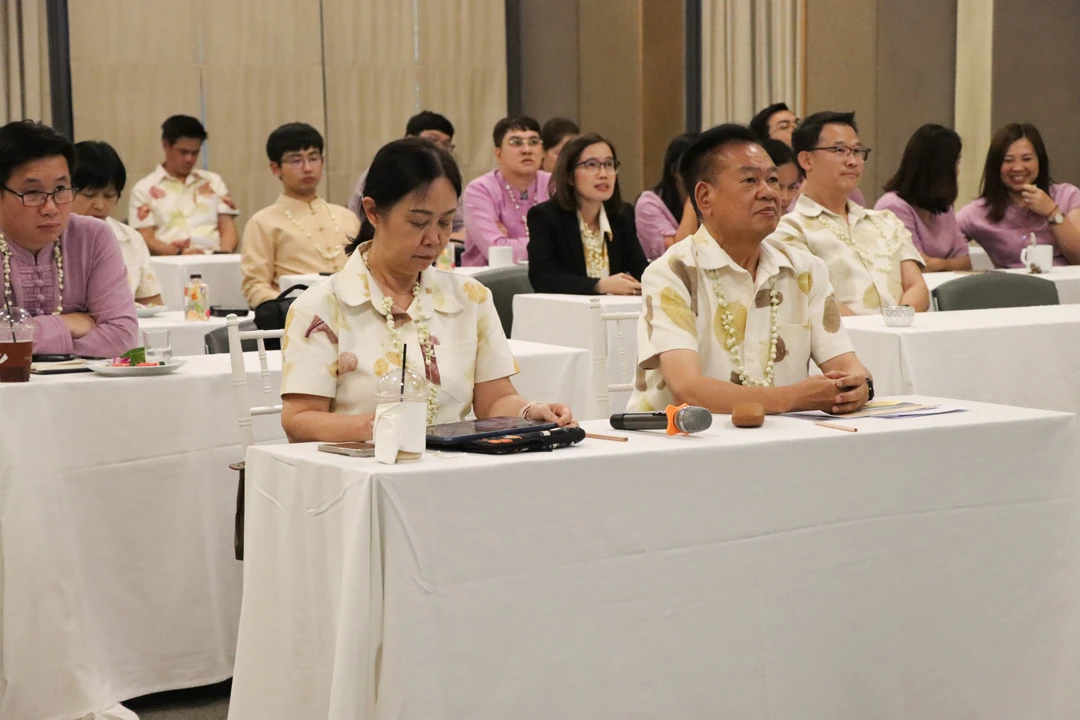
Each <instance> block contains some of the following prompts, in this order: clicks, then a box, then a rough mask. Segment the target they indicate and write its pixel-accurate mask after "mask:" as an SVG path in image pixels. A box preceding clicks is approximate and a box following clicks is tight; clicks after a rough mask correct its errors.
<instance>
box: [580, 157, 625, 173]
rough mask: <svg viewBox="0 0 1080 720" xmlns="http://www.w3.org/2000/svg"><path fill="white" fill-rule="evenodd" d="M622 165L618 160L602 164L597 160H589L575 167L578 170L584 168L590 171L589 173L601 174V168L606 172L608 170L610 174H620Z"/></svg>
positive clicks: (606, 161)
mask: <svg viewBox="0 0 1080 720" xmlns="http://www.w3.org/2000/svg"><path fill="white" fill-rule="evenodd" d="M620 165H622V163H621V162H619V161H618V160H604V161H603V162H600V161H599V160H597V159H596V158H589V159H588V160H585V161H584V162H579V163H578V164H577V165H575V166H574V167H576V168H584V169H586V170H588V171H589V172H600V168H603V169H604V170H607V171H608V172H609V173H617V172H619V166H620Z"/></svg>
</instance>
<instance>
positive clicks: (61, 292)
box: [0, 120, 139, 357]
mask: <svg viewBox="0 0 1080 720" xmlns="http://www.w3.org/2000/svg"><path fill="white" fill-rule="evenodd" d="M74 165H75V146H74V145H72V144H71V141H70V140H68V139H67V138H65V137H64V136H63V135H61V134H60V133H58V132H56V131H55V130H53V129H52V128H50V127H47V126H45V125H42V124H41V123H36V122H33V121H31V120H20V121H17V122H12V123H8V124H7V125H4V126H3V127H0V265H2V266H3V275H4V279H3V282H4V288H3V295H2V297H0V306H3V305H8V306H16V305H17V306H18V307H21V308H22V309H23V310H26V311H27V312H29V313H30V314H31V315H32V316H33V324H34V353H35V354H76V355H85V356H89V357H112V356H114V355H121V354H123V353H125V352H127V351H128V350H130V349H132V348H133V347H135V346H136V345H137V344H138V331H139V322H138V320H137V319H136V317H135V298H134V297H132V294H131V288H130V287H129V286H128V276H127V267H126V266H125V265H124V258H123V256H122V255H121V254H120V245H119V244H118V243H117V242H116V238H115V237H114V236H113V233H112V230H110V229H109V226H108V225H106V224H105V223H104V222H102V221H101V220H97V219H95V218H91V217H83V216H80V215H74V216H73V215H72V212H71V204H72V202H73V201H74V200H75V194H76V192H77V188H75V187H74V186H73V183H72V180H71V175H72V173H71V168H72V167H74Z"/></svg>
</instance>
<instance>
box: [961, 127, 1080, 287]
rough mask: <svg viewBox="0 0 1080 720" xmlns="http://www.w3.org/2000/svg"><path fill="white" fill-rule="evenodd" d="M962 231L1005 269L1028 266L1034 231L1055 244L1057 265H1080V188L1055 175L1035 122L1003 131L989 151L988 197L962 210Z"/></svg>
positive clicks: (985, 194)
mask: <svg viewBox="0 0 1080 720" xmlns="http://www.w3.org/2000/svg"><path fill="white" fill-rule="evenodd" d="M957 220H958V221H959V223H960V230H961V231H962V232H963V233H964V234H965V235H967V236H968V237H969V238H971V239H972V240H974V241H975V242H977V243H979V244H980V245H982V246H983V249H985V250H986V254H987V255H989V256H990V259H991V260H993V262H994V266H995V267H999V268H1002V267H1003V268H1018V267H1023V264H1022V263H1021V262H1020V251H1021V250H1022V249H1023V247H1024V245H1027V244H1029V243H1030V241H1031V240H1030V235H1031V233H1035V239H1036V241H1037V242H1038V243H1039V244H1040V245H1050V246H1052V247H1053V248H1054V264H1055V265H1077V264H1080V190H1078V189H1077V187H1076V186H1075V185H1070V184H1068V183H1054V182H1052V181H1051V179H1050V158H1049V156H1048V155H1047V153H1046V146H1045V145H1044V144H1043V141H1042V136H1041V135H1040V134H1039V131H1038V130H1037V129H1036V128H1035V126H1034V125H1031V124H1030V123H1011V124H1009V125H1006V126H1005V127H1003V128H1002V129H1001V130H999V131H998V133H997V135H995V136H994V139H993V141H992V142H991V143H990V150H989V151H988V152H987V153H986V166H985V167H984V168H983V179H982V195H980V196H979V199H977V200H975V201H974V202H972V203H969V204H968V205H966V206H964V208H962V209H961V210H960V212H959V213H957Z"/></svg>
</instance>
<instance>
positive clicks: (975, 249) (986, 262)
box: [968, 243, 994, 270]
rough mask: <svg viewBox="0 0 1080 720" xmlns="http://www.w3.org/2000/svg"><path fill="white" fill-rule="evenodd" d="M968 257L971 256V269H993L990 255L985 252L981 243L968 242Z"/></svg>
mask: <svg viewBox="0 0 1080 720" xmlns="http://www.w3.org/2000/svg"><path fill="white" fill-rule="evenodd" d="M968 257H970V258H971V269H972V270H993V269H994V263H993V261H991V260H990V256H989V255H987V254H986V251H985V250H983V249H982V246H981V245H976V244H975V243H968Z"/></svg>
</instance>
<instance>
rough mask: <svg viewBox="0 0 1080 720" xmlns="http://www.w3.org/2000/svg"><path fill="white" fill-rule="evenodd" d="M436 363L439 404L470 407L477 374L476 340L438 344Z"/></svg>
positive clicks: (436, 347)
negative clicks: (474, 379)
mask: <svg viewBox="0 0 1080 720" xmlns="http://www.w3.org/2000/svg"><path fill="white" fill-rule="evenodd" d="M435 364H436V366H437V368H438V380H439V395H440V398H439V404H440V405H445V404H448V403H449V404H452V405H454V406H455V407H458V408H467V407H469V406H470V405H471V404H472V399H473V386H474V382H473V378H474V377H475V374H476V340H462V341H459V342H452V343H444V344H439V345H436V346H435ZM444 396H449V398H447V397H444Z"/></svg>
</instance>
